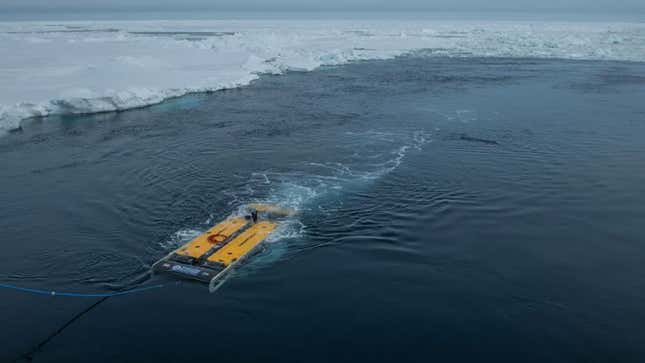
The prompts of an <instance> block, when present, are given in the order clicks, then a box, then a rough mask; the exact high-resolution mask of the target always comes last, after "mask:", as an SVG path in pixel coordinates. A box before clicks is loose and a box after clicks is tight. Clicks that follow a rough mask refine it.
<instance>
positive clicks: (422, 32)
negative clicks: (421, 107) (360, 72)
mask: <svg viewBox="0 0 645 363" xmlns="http://www.w3.org/2000/svg"><path fill="white" fill-rule="evenodd" d="M418 49H428V50H430V52H426V54H437V55H447V56H460V57H464V56H485V57H488V56H499V57H542V58H566V59H600V60H625V61H645V25H644V24H629V23H553V22H490V21H489V22H473V21H469V22H460V21H450V22H441V21H386V20H371V21H356V20H344V21H340V20H339V21H328V20H325V21H314V20H308V21H287V20H271V21H269V20H266V21H262V20H246V21H222V20H218V21H215V20H214V21H129V22H118V21H111V22H64V23H56V24H51V23H44V22H4V23H3V22H0V54H1V55H2V56H1V57H0V84H2V87H0V132H1V131H2V130H4V131H6V130H11V129H14V128H17V127H19V125H20V122H21V121H22V120H23V119H26V118H30V117H35V116H45V115H51V114H78V113H93V112H105V111H118V110H125V109H130V108H135V107H142V106H147V105H151V104H155V103H159V102H162V101H163V100H165V99H168V98H171V97H177V96H181V95H184V94H186V93H190V92H202V91H213V90H219V89H223V88H231V87H239V86H242V85H246V84H249V83H250V82H251V81H252V80H254V79H256V78H257V75H258V74H260V73H274V74H279V73H282V72H285V71H288V70H304V71H308V70H313V69H316V68H317V67H320V66H322V65H337V64H343V63H347V62H350V61H355V60H364V59H382V58H391V57H395V56H398V55H401V54H404V53H406V52H410V51H413V50H418Z"/></svg>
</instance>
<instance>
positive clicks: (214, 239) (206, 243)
mask: <svg viewBox="0 0 645 363" xmlns="http://www.w3.org/2000/svg"><path fill="white" fill-rule="evenodd" d="M248 223H249V222H248V221H247V220H246V219H244V218H231V219H227V220H225V221H223V222H221V223H220V224H218V225H216V226H214V227H213V228H211V229H209V230H208V231H206V233H204V234H201V235H199V236H197V237H196V238H195V239H194V240H192V241H190V242H189V243H187V244H186V245H184V246H183V247H181V248H179V249H178V250H177V251H175V253H176V254H178V255H182V256H190V257H194V258H200V257H202V256H203V255H204V254H205V253H206V252H208V250H210V249H211V248H212V247H213V246H214V245H215V244H217V243H221V242H223V241H224V240H225V239H227V238H228V237H230V236H231V235H232V234H234V233H235V232H237V231H239V230H240V229H242V228H243V227H244V226H246V225H247V224H248ZM209 237H210V240H209ZM229 244H230V243H229Z"/></svg>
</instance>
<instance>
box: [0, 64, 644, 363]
mask: <svg viewBox="0 0 645 363" xmlns="http://www.w3.org/2000/svg"><path fill="white" fill-rule="evenodd" d="M643 99H645V65H643V64H639V63H611V62H574V61H560V60H550V61H548V60H530V59H526V60H517V59H516V60H510V59H449V58H432V57H425V56H423V55H417V56H410V57H403V58H398V59H395V60H390V61H371V62H361V63H356V64H351V65H347V66H343V67H334V68H325V69H322V70H319V71H315V72H311V73H289V74H287V75H284V76H265V77H263V78H261V79H260V80H259V81H257V82H255V83H254V84H252V85H251V86H249V87H245V88H242V89H236V90H230V91H224V92H216V93H213V94H203V95H194V96H190V97H184V98H180V99H175V100H172V101H170V102H167V103H164V104H161V105H158V106H154V107H150V108H145V109H140V110H134V111H128V112H122V113H108V114H99V115H87V116H74V117H59V118H54V117H51V118H47V119H40V120H33V121H30V122H28V123H26V124H25V125H24V128H23V131H21V132H16V133H12V134H10V135H7V136H6V137H3V138H0V165H1V166H2V167H1V168H0V205H1V206H2V208H0V229H1V230H2V231H3V235H4V237H3V238H2V239H1V240H2V244H3V253H2V254H0V280H1V282H3V283H10V284H16V285H21V286H26V287H45V288H48V289H57V290H66V291H113V290H118V289H123V288H132V287H136V286H140V285H145V284H152V283H160V282H161V283H166V288H164V289H161V290H155V291H149V292H146V293H142V294H138V295H130V296H124V297H120V298H112V299H110V300H108V301H106V302H105V303H103V304H101V305H100V306H99V307H97V308H96V309H94V310H92V311H91V312H90V313H89V314H87V315H85V316H83V317H82V318H81V319H80V320H78V321H77V322H75V323H74V324H73V325H71V326H70V327H69V328H67V329H66V330H65V331H64V332H63V333H62V334H61V335H59V336H58V337H56V338H55V339H54V340H52V341H51V342H50V343H49V344H48V345H47V346H46V347H45V348H44V349H43V351H42V352H40V353H39V354H37V355H36V361H41V362H54V361H89V360H91V361H132V362H135V361H136V362H142V361H175V362H178V361H186V362H188V361H191V362H192V361H203V360H217V361H224V362H227V361H260V360H261V361H276V362H285V361H287V362H291V361H293V362H302V361H307V362H309V361H312V362H328V361H357V360H358V361H393V360H398V361H406V362H407V361H431V360H433V361H468V362H470V361H481V360H485V361H509V362H516V361H536V362H544V361H621V362H630V361H633V362H638V361H642V360H643V359H645V348H643V345H642V342H643V341H645V328H643V327H644V326H645V310H643V306H645V268H643V266H645V242H644V241H645V229H643V227H642V221H643V218H644V217H645V173H644V172H643V170H645V169H644V168H643V166H644V165H645V156H643V155H645V153H644V152H645V141H644V140H645V104H643V102H642V100H643ZM253 201H268V202H272V203H278V204H282V205H285V206H290V207H294V208H296V209H297V210H298V211H299V213H298V214H297V216H296V217H294V218H293V219H292V220H291V221H290V222H289V223H288V224H287V225H286V226H284V227H283V228H282V229H281V230H280V231H279V233H278V234H276V235H275V236H274V237H273V238H272V239H271V241H270V244H269V245H268V247H267V249H266V251H264V252H263V253H262V254H260V255H258V256H256V257H255V258H254V259H252V260H251V261H250V262H249V263H247V264H246V265H244V266H243V267H242V268H241V269H240V270H239V271H238V272H236V273H235V274H234V275H233V276H232V277H231V278H230V279H229V280H228V281H227V283H226V284H225V285H224V286H223V287H222V288H221V289H220V290H218V291H217V292H216V293H215V294H209V293H208V292H207V289H206V288H205V287H204V286H201V285H198V284H193V283H181V284H174V283H172V280H170V279H167V278H165V277H159V276H154V277H151V276H150V274H149V272H148V271H149V268H150V265H151V264H152V263H153V262H154V261H156V259H158V258H160V257H162V256H163V255H165V254H166V253H168V252H169V251H170V250H172V249H173V248H174V247H176V246H178V245H180V244H181V243H183V242H185V241H188V240H189V239H190V238H191V237H192V236H195V235H196V234H198V233H200V232H201V231H204V230H205V229H206V228H208V226H210V225H211V224H213V223H215V222H216V221H217V220H219V219H222V218H225V217H226V216H227V215H229V214H231V213H234V212H235V211H236V210H237V209H238V208H239V206H240V205H242V204H244V203H247V202H253ZM91 303H92V301H91V300H70V299H63V298H56V297H42V296H31V295H24V294H22V293H19V292H13V291H6V290H4V291H0V318H1V320H2V325H3V329H0V340H1V341H2V342H3V344H2V348H1V350H0V360H9V359H12V358H15V357H16V356H19V355H20V354H21V353H23V352H25V351H27V350H29V349H30V348H31V347H32V346H33V345H35V344H37V343H38V342H39V341H41V340H42V339H44V338H45V337H46V336H47V335H48V334H49V333H51V332H52V331H54V330H56V329H57V328H58V327H59V326H60V325H61V324H62V323H64V322H65V321H66V320H67V319H69V318H70V317H71V316H72V315H73V314H75V313H76V312H78V311H80V310H82V309H84V308H85V307H87V306H88V305H89V304H91Z"/></svg>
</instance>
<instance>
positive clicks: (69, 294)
mask: <svg viewBox="0 0 645 363" xmlns="http://www.w3.org/2000/svg"><path fill="white" fill-rule="evenodd" d="M162 287H164V285H161V284H159V285H151V286H144V287H138V288H135V289H132V290H126V291H119V292H107V293H81V292H58V291H54V290H41V289H32V288H28V287H20V286H14V285H7V284H0V288H2V289H11V290H16V291H22V292H27V293H30V294H37V295H49V296H66V297H112V296H120V295H127V294H134V293H137V292H143V291H147V290H152V289H159V288H162Z"/></svg>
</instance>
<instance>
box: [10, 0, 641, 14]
mask: <svg viewBox="0 0 645 363" xmlns="http://www.w3.org/2000/svg"><path fill="white" fill-rule="evenodd" d="M3 9H5V10H20V9H24V10H54V9H56V10H93V9H96V10H99V9H101V10H103V9H104V10H128V9H132V10H135V9H136V10H181V11H191V10H222V11H266V10H275V11H289V10H292V11H308V10H330V11H333V10H358V11H386V10H398V11H410V10H443V11H538V10H555V11H573V12H578V11H580V12H625V11H639V12H643V11H645V0H0V12H1V11H2V10H3Z"/></svg>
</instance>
